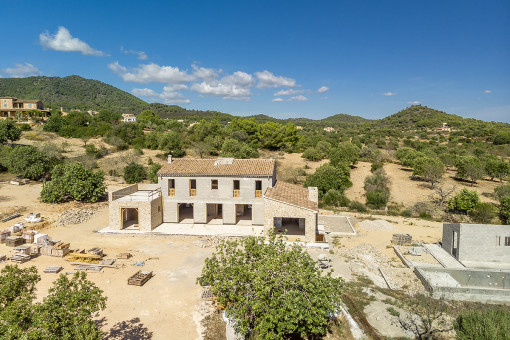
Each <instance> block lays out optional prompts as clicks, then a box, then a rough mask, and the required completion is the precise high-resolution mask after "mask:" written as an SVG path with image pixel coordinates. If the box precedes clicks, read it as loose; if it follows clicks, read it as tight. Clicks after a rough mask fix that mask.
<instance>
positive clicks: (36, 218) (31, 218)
mask: <svg viewBox="0 0 510 340" xmlns="http://www.w3.org/2000/svg"><path fill="white" fill-rule="evenodd" d="M25 221H27V222H30V223H37V222H41V221H42V217H41V214H40V213H35V212H31V213H30V214H28V215H27V217H26V218H25Z"/></svg>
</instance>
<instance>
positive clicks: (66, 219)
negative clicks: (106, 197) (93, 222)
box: [57, 209, 97, 226]
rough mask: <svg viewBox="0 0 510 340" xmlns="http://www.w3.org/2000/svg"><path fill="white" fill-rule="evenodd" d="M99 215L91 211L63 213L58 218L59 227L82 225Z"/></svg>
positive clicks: (80, 210)
mask: <svg viewBox="0 0 510 340" xmlns="http://www.w3.org/2000/svg"><path fill="white" fill-rule="evenodd" d="M96 213H97V210H91V209H69V210H66V211H64V212H63V213H61V214H60V215H59V216H58V218H57V225H58V226H63V225H68V224H80V223H83V222H86V221H88V220H89V219H90V218H91V217H92V216H94V215H95V214H96Z"/></svg>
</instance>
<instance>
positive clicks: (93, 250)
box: [87, 247, 103, 256]
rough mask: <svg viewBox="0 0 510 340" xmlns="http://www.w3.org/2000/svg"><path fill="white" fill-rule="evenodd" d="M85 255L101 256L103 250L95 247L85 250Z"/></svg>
mask: <svg viewBox="0 0 510 340" xmlns="http://www.w3.org/2000/svg"><path fill="white" fill-rule="evenodd" d="M87 254H94V255H99V256H103V249H101V248H97V247H95V248H91V249H89V250H87Z"/></svg>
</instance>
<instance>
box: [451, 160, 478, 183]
mask: <svg viewBox="0 0 510 340" xmlns="http://www.w3.org/2000/svg"><path fill="white" fill-rule="evenodd" d="M455 166H456V167H457V177H458V178H468V179H470V180H471V185H473V184H474V183H476V181H477V180H479V179H482V178H483V174H484V172H485V168H484V165H483V163H482V162H481V161H480V160H479V159H478V158H476V157H474V156H461V157H459V158H457V163H456V164H455Z"/></svg>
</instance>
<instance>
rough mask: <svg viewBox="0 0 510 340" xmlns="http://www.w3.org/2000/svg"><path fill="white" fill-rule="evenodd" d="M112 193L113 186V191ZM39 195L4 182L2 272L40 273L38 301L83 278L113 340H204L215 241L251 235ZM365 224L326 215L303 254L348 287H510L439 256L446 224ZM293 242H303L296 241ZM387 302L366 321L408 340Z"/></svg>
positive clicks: (361, 219)
mask: <svg viewBox="0 0 510 340" xmlns="http://www.w3.org/2000/svg"><path fill="white" fill-rule="evenodd" d="M110 188H111V190H112V189H116V187H115V186H114V185H111V186H110ZM117 188H120V187H117ZM40 189H41V186H40V185H39V184H29V185H24V186H17V187H16V188H15V190H12V189H11V188H10V187H9V186H8V185H2V187H0V196H2V197H9V200H0V208H1V211H2V215H1V217H2V218H3V219H4V220H3V221H2V222H1V223H0V239H1V241H0V242H1V243H0V262H1V263H0V268H2V267H3V266H5V265H7V264H11V263H16V264H18V265H19V266H21V267H28V266H35V267H37V268H38V271H39V273H41V277H42V280H41V281H40V282H39V283H38V285H37V295H38V299H42V297H44V296H45V295H46V294H47V291H48V289H49V287H50V286H51V284H52V282H53V281H54V280H55V279H56V278H57V276H58V275H57V274H65V275H69V274H71V273H74V272H76V271H80V270H83V271H87V272H88V273H89V279H90V280H92V281H93V282H94V283H96V284H97V285H98V286H99V287H100V288H101V289H102V290H103V291H104V294H105V296H107V297H108V303H107V309H106V310H104V311H103V312H101V315H100V316H99V318H98V320H100V321H101V326H102V329H103V330H104V331H105V332H106V333H107V334H110V335H111V334H114V335H115V334H117V335H118V334H124V333H122V332H130V334H132V333H133V332H137V333H136V334H137V336H139V338H142V339H144V338H147V339H167V338H168V337H167V336H168V329H171V330H172V332H173V334H172V337H173V338H180V339H196V338H200V334H202V333H203V331H204V324H203V320H204V318H206V317H207V315H209V314H210V313H211V307H210V306H211V305H210V303H208V299H206V298H203V293H204V289H203V288H202V287H201V286H200V285H197V284H196V278H197V277H199V276H200V274H201V269H202V266H203V264H204V260H205V258H207V257H209V256H210V255H211V254H212V253H213V251H214V247H215V245H216V244H217V243H218V241H219V240H221V239H223V238H235V237H242V236H246V235H240V234H239V233H238V232H237V233H235V232H232V233H230V232H229V230H230V229H226V230H222V231H221V232H218V233H216V234H214V233H213V234H210V235H204V233H205V232H207V231H208V230H209V231H210V230H215V229H214V228H217V227H218V226H217V225H214V224H213V225H209V226H207V228H210V229H203V228H202V227H195V229H193V228H191V229H185V228H183V229H172V232H160V231H158V229H157V228H156V229H154V230H152V231H149V232H144V231H142V230H137V229H134V230H133V229H131V230H130V228H126V229H125V230H120V231H116V232H104V231H105V229H106V230H108V228H107V226H108V224H109V220H110V211H109V208H108V204H107V203H106V202H103V203H96V204H77V203H66V204H61V205H51V204H44V203H41V202H39V201H38V200H37V197H38V192H39V191H40ZM34 197H35V198H34ZM30 212H33V213H30ZM367 217H368V216H365V215H363V214H352V213H345V214H343V216H342V215H337V214H333V213H332V212H331V211H326V210H320V212H319V217H318V230H319V233H320V234H322V235H324V239H323V240H322V242H316V244H320V246H316V247H314V246H311V247H307V248H306V249H307V251H308V253H309V254H310V255H311V257H312V258H314V259H317V260H318V265H320V264H321V261H323V260H324V259H326V258H327V265H326V266H325V267H326V268H328V269H334V274H333V275H334V276H337V277H338V276H339V277H342V278H344V279H345V280H346V281H347V282H350V281H356V280H357V278H358V277H367V278H369V279H370V280H371V281H372V282H373V283H374V285H376V286H378V287H382V288H385V289H391V290H395V291H403V292H405V293H407V294H416V293H425V292H427V291H432V292H433V293H434V291H433V290H434V289H436V290H437V289H438V288H437V287H431V286H430V285H427V283H426V281H424V280H423V278H424V277H425V278H426V277H427V275H428V277H431V275H436V276H438V275H445V274H437V273H439V272H440V273H447V274H448V275H450V276H451V277H454V278H455V280H456V282H459V283H460V285H467V284H468V283H469V282H472V281H469V280H473V278H474V276H475V275H474V274H476V277H479V278H482V277H483V276H484V275H485V276H486V275H491V277H492V279H490V280H488V279H484V280H482V281H484V282H485V283H484V284H486V285H489V286H491V288H490V290H492V291H497V290H501V289H506V287H508V277H509V276H508V275H506V276H505V275H503V274H501V270H500V269H498V270H492V271H490V272H489V271H477V272H476V273H474V272H473V273H470V274H471V276H469V277H468V276H465V275H464V274H457V272H458V269H456V268H453V269H452V268H451V265H449V263H450V262H446V260H443V259H442V258H441V257H440V255H437V254H438V253H440V252H438V249H437V248H440V247H439V246H438V245H437V242H440V241H441V240H442V238H443V225H442V224H441V223H438V222H430V221H423V220H419V219H410V218H402V217H389V216H370V218H367ZM6 218H7V220H6ZM184 225H186V224H184ZM160 228H162V227H160ZM200 228H202V229H200ZM216 230H217V229H216ZM100 231H103V232H100ZM194 231H197V232H196V233H195V235H193V232H194ZM250 232H253V230H252V229H251V228H250ZM261 232H262V228H261ZM301 237H302V236H301ZM289 238H292V240H294V241H295V240H301V241H305V240H304V239H303V238H301V239H300V236H299V235H289ZM302 244H303V245H305V244H306V242H303V243H302ZM443 252H445V253H446V251H445V250H443ZM443 255H444V254H443ZM455 261H457V260H455ZM457 262H458V261H457ZM461 266H462V265H461ZM462 267H463V266H462ZM433 272H434V273H435V274H431V273H433ZM463 275H464V276H463ZM470 285H471V286H473V285H472V284H470ZM496 286H497V289H495V288H496ZM433 288H434V289H433ZM470 289H473V288H472V287H471V288H470ZM480 289H481V288H480ZM483 289H489V288H487V287H484V288H483ZM437 292H439V290H437ZM438 294H439V293H438ZM505 294H506V292H505ZM436 295H437V294H436ZM126 297H128V298H126ZM385 298H387V297H384V296H381V297H379V298H378V299H377V300H376V301H374V302H372V303H370V304H369V305H368V306H367V307H366V310H365V312H366V318H367V321H368V322H369V323H370V324H371V325H372V327H374V328H377V330H378V332H379V333H380V334H382V335H384V336H393V337H397V336H402V337H404V336H410V335H412V334H411V333H409V331H408V330H405V329H403V328H402V326H399V325H398V322H397V321H398V320H397V319H396V317H395V316H392V315H391V314H389V312H388V311H387V307H388V306H387V305H386V304H385V303H383V302H382V300H385ZM498 301H500V300H498ZM489 302H490V301H489ZM500 302H501V301H500ZM381 318H383V320H385V321H386V322H384V323H382V322H381ZM391 320H392V321H391ZM390 321H391V322H390ZM121 329H122V330H121ZM112 332H113V333H112ZM119 332H120V333H119ZM126 334H127V333H126ZM110 338H111V339H121V338H122V337H110Z"/></svg>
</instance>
